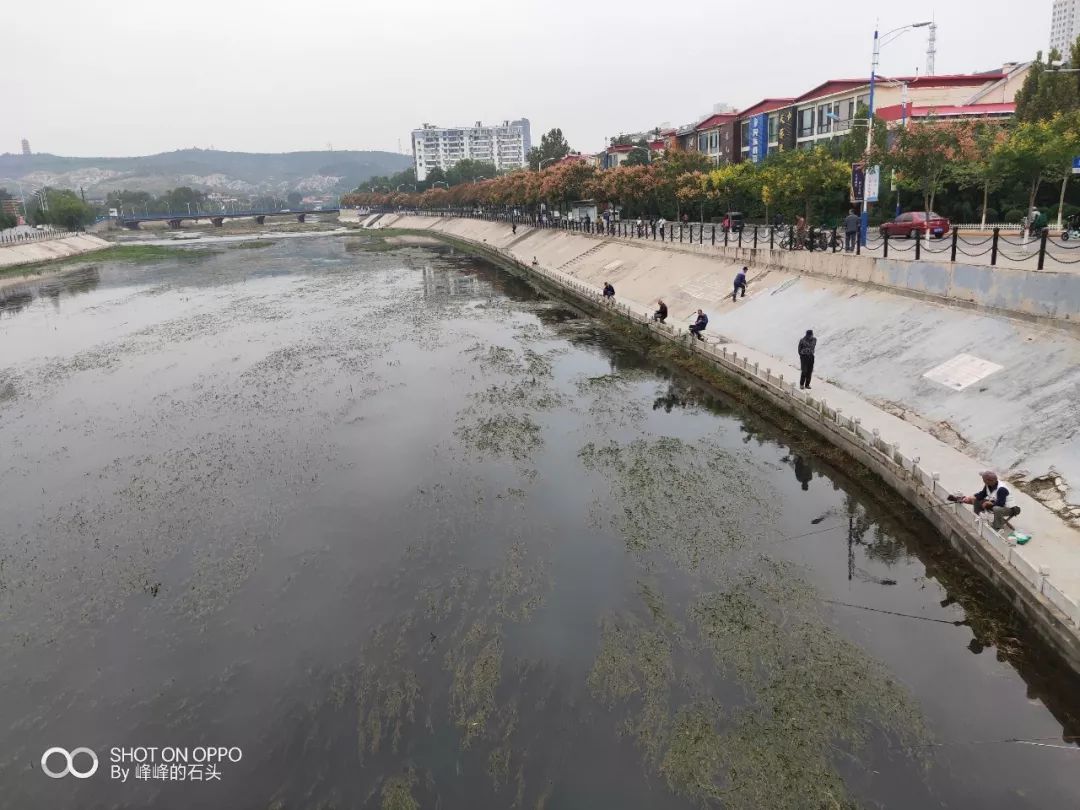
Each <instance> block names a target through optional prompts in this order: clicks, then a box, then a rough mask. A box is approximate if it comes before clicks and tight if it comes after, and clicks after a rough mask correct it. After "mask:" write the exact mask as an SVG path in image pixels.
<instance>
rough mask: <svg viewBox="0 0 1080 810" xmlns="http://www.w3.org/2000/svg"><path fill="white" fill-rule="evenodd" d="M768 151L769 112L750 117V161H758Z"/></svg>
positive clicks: (761, 159) (763, 157)
mask: <svg viewBox="0 0 1080 810" xmlns="http://www.w3.org/2000/svg"><path fill="white" fill-rule="evenodd" d="M768 153H769V114H768V113H762V114H761V115H755V116H753V117H752V118H751V119H750V162H751V163H760V162H761V161H763V160H764V159H765V155H767V154H768Z"/></svg>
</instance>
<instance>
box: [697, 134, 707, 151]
mask: <svg viewBox="0 0 1080 810" xmlns="http://www.w3.org/2000/svg"><path fill="white" fill-rule="evenodd" d="M697 148H698V151H699V152H704V151H706V150H707V149H708V148H709V136H708V135H706V134H705V133H704V132H702V133H701V134H700V135H698V139H697Z"/></svg>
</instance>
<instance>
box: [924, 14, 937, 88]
mask: <svg viewBox="0 0 1080 810" xmlns="http://www.w3.org/2000/svg"><path fill="white" fill-rule="evenodd" d="M936 56H937V23H936V22H932V23H930V37H929V39H928V40H927V43H926V75H927V76H933V75H934V57H936Z"/></svg>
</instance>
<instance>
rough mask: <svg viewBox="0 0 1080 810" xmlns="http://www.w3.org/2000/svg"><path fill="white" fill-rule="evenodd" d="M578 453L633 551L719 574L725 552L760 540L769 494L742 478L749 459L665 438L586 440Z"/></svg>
mask: <svg viewBox="0 0 1080 810" xmlns="http://www.w3.org/2000/svg"><path fill="white" fill-rule="evenodd" d="M578 455H579V457H580V459H581V461H582V463H583V464H584V465H585V468H586V469H588V470H591V471H594V472H597V473H600V474H602V475H603V476H604V478H605V480H606V481H607V483H608V485H609V487H610V490H611V499H612V501H613V504H612V508H611V510H610V511H611V516H610V520H611V523H612V524H613V526H614V528H615V529H616V530H617V531H618V533H619V534H620V535H621V536H622V538H623V541H624V542H625V543H626V546H627V548H628V549H630V550H631V551H634V552H637V553H640V554H645V553H651V552H659V553H662V554H663V555H664V556H666V557H667V558H668V559H670V560H671V561H672V562H673V563H675V564H676V565H678V566H679V567H680V568H682V569H684V570H686V571H692V572H703V573H704V572H708V573H710V574H714V575H719V574H721V573H723V571H724V570H725V566H724V562H725V560H724V557H725V555H726V554H727V553H728V552H730V551H732V550H736V549H741V548H743V547H744V546H746V545H748V544H750V543H751V542H753V541H754V540H756V539H757V538H758V537H760V534H761V528H762V523H763V516H764V515H766V514H768V511H769V502H770V497H771V495H772V493H771V492H770V491H769V490H768V489H766V488H764V487H762V486H761V485H760V484H757V485H754V484H753V483H752V481H754V480H755V479H758V478H759V477H758V476H754V475H752V474H748V472H747V467H746V465H747V464H748V463H750V459H749V456H748V455H747V454H743V453H741V452H732V451H729V450H726V449H724V448H721V447H717V446H714V445H712V444H711V443H709V442H707V441H701V442H695V443H690V442H686V441H683V440H681V439H676V438H672V437H666V436H665V437H659V438H654V437H648V438H643V439H638V440H635V441H633V442H630V443H628V444H619V443H617V442H613V441H612V442H607V443H605V444H597V443H594V442H590V443H588V444H586V445H585V446H584V447H583V448H582V449H581V451H580V452H579V454H578ZM750 469H751V470H752V469H753V467H752V466H751V467H750ZM760 478H764V476H761V477H760ZM718 493H724V495H723V497H722V498H721V497H719V496H718ZM733 503H737V504H739V508H738V509H733V508H730V504H733ZM642 559H644V557H643V558H642Z"/></svg>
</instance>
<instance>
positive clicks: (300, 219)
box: [296, 214, 307, 222]
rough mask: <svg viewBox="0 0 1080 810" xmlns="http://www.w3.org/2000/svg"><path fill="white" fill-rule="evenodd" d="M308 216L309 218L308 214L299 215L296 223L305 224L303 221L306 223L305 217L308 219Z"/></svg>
mask: <svg viewBox="0 0 1080 810" xmlns="http://www.w3.org/2000/svg"><path fill="white" fill-rule="evenodd" d="M306 216H307V214H297V215H296V221H297V222H303V221H304V217H306Z"/></svg>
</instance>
